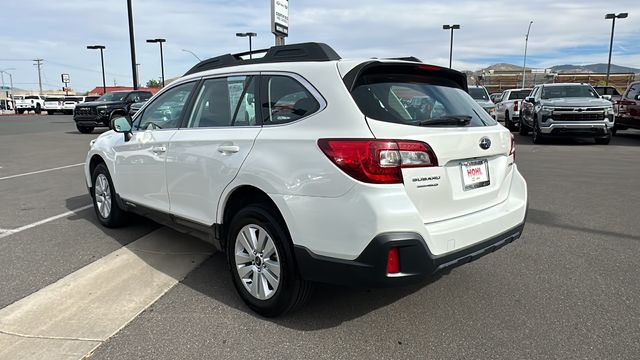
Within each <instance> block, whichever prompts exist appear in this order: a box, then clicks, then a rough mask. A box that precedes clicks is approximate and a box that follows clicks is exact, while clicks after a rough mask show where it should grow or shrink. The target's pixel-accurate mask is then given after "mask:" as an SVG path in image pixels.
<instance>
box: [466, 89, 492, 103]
mask: <svg viewBox="0 0 640 360" xmlns="http://www.w3.org/2000/svg"><path fill="white" fill-rule="evenodd" d="M469 95H471V97H472V98H474V99H475V100H486V101H489V96H487V90H485V89H484V88H474V87H470V88H469Z"/></svg>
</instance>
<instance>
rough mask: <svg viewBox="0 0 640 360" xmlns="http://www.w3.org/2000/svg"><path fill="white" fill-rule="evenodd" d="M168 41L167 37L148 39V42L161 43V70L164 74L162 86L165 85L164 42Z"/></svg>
mask: <svg viewBox="0 0 640 360" xmlns="http://www.w3.org/2000/svg"><path fill="white" fill-rule="evenodd" d="M166 41H167V40H166V39H147V42H148V43H159V44H160V71H161V74H162V87H164V56H163V55H162V43H163V42H166Z"/></svg>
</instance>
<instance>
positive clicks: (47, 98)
mask: <svg viewBox="0 0 640 360" xmlns="http://www.w3.org/2000/svg"><path fill="white" fill-rule="evenodd" d="M44 101H62V98H59V97H46V98H44Z"/></svg>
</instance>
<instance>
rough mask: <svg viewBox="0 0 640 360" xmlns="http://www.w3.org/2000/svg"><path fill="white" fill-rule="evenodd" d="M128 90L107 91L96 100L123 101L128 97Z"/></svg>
mask: <svg viewBox="0 0 640 360" xmlns="http://www.w3.org/2000/svg"><path fill="white" fill-rule="evenodd" d="M127 94H128V93H126V92H111V93H106V94H104V95H102V96H100V97H99V98H98V100H96V101H123V100H124V98H125V97H127Z"/></svg>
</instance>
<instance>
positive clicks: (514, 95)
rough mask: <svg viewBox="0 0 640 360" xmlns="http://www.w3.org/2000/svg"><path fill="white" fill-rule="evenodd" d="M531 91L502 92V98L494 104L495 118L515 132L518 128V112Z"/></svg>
mask: <svg viewBox="0 0 640 360" xmlns="http://www.w3.org/2000/svg"><path fill="white" fill-rule="evenodd" d="M530 93H531V89H510V90H505V91H503V92H502V96H501V97H500V98H499V99H498V101H497V102H496V117H497V119H496V120H498V121H503V122H504V126H505V127H506V128H507V129H509V130H511V131H516V130H518V129H519V128H520V110H521V109H522V101H524V98H526V97H527V96H529V94H530Z"/></svg>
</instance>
